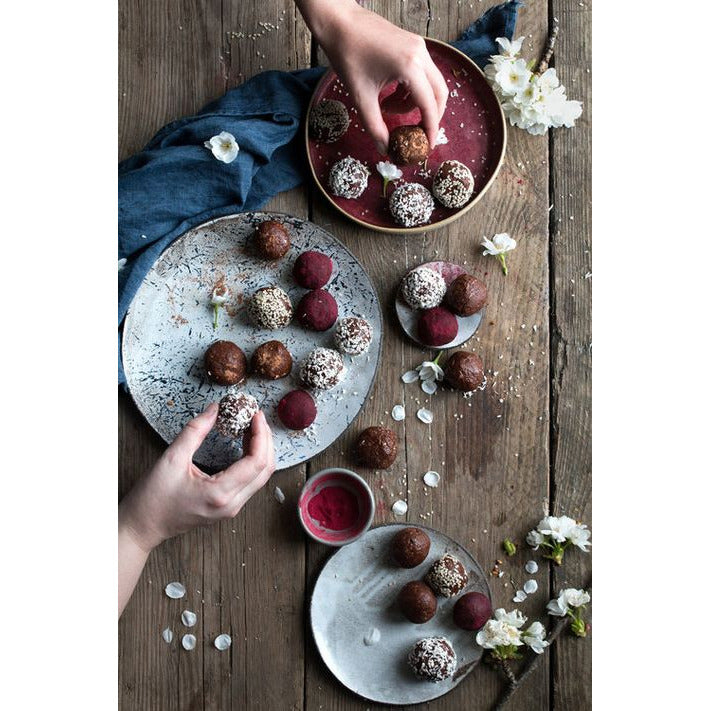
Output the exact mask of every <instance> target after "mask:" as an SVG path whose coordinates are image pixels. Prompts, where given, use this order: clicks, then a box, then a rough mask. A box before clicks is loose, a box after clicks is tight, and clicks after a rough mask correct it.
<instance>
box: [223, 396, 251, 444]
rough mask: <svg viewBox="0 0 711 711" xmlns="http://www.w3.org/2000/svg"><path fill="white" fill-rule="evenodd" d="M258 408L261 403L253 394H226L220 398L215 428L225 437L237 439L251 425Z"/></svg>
mask: <svg viewBox="0 0 711 711" xmlns="http://www.w3.org/2000/svg"><path fill="white" fill-rule="evenodd" d="M258 410H259V403H258V402H257V401H256V400H255V399H254V398H253V397H252V396H251V395H247V394H246V393H237V394H236V395H235V394H232V393H230V394H229V395H225V397H223V398H222V400H220V407H219V410H218V412H217V421H216V422H215V429H216V430H217V431H218V432H219V433H220V434H221V435H224V436H225V437H231V438H232V439H236V438H237V437H239V436H240V435H241V434H242V433H243V432H244V431H245V430H246V429H247V428H248V427H249V425H250V424H251V423H252V418H253V417H254V416H255V415H256V414H257V412H258Z"/></svg>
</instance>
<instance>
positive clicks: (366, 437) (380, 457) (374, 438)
mask: <svg viewBox="0 0 711 711" xmlns="http://www.w3.org/2000/svg"><path fill="white" fill-rule="evenodd" d="M397 450H398V439H397V434H395V432H393V431H392V430H391V429H388V428H387V427H367V428H366V429H364V430H363V431H362V432H361V433H360V436H359V437H358V439H357V440H356V443H355V456H356V459H357V460H358V461H359V462H360V463H361V464H363V465H365V466H366V467H370V468H371V469H388V468H389V467H391V466H392V465H393V462H394V461H395V458H396V457H397Z"/></svg>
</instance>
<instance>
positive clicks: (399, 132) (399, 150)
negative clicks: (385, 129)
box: [388, 126, 430, 165]
mask: <svg viewBox="0 0 711 711" xmlns="http://www.w3.org/2000/svg"><path fill="white" fill-rule="evenodd" d="M388 153H389V154H390V157H391V158H392V159H393V163H395V164H396V165H411V164H413V163H422V161H423V160H425V158H427V156H428V155H429V154H430V142H429V141H428V140H427V134H426V133H425V132H424V131H423V130H422V129H421V128H420V127H419V126H398V127H397V128H394V129H393V130H392V131H391V132H390V143H389V146H388Z"/></svg>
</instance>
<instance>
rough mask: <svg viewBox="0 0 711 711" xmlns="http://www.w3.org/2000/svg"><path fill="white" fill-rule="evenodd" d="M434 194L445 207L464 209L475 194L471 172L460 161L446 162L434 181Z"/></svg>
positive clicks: (441, 166)
mask: <svg viewBox="0 0 711 711" xmlns="http://www.w3.org/2000/svg"><path fill="white" fill-rule="evenodd" d="M432 192H433V193H434V196H435V197H436V198H437V199H438V200H439V201H440V202H441V203H442V205H444V206H445V207H450V208H459V207H464V206H465V205H466V204H467V202H469V198H470V197H471V196H472V193H473V192H474V177H473V176H472V172H471V170H469V168H467V166H466V165H464V163H460V162H459V161H458V160H446V161H444V163H442V165H440V167H439V169H438V170H437V172H436V173H435V177H434V178H433V180H432Z"/></svg>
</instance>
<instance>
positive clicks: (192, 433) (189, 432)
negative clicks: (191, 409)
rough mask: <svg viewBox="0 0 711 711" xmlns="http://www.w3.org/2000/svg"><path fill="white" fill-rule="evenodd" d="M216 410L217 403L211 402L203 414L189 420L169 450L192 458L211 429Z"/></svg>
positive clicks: (215, 417)
mask: <svg viewBox="0 0 711 711" xmlns="http://www.w3.org/2000/svg"><path fill="white" fill-rule="evenodd" d="M217 410H218V407H217V403H216V402H213V403H211V404H210V405H209V406H208V408H207V409H206V410H205V411H204V412H203V413H201V414H200V415H198V416H197V417H195V418H194V419H192V420H190V422H188V424H187V425H185V427H183V429H182V430H181V432H180V434H179V435H178V436H177V437H176V438H175V439H174V440H173V444H171V445H170V449H175V450H179V451H180V452H181V453H183V454H189V455H190V456H191V457H192V455H193V454H195V452H196V451H197V450H198V448H199V447H200V445H201V444H202V443H203V440H204V439H205V437H207V435H208V434H209V432H210V430H211V429H212V428H213V426H214V424H215V420H216V419H217Z"/></svg>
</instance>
